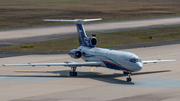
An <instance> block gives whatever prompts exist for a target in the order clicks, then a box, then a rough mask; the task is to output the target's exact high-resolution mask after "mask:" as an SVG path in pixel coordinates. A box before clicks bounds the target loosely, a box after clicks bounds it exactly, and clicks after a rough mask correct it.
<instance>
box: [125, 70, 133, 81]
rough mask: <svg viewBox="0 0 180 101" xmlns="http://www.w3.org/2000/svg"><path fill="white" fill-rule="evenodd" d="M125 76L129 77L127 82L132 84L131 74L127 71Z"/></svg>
mask: <svg viewBox="0 0 180 101" xmlns="http://www.w3.org/2000/svg"><path fill="white" fill-rule="evenodd" d="M123 74H125V75H128V77H127V78H126V81H127V82H131V81H132V79H131V74H132V73H131V72H126V71H123Z"/></svg>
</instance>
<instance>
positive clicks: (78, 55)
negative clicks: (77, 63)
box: [69, 49, 82, 59]
mask: <svg viewBox="0 0 180 101" xmlns="http://www.w3.org/2000/svg"><path fill="white" fill-rule="evenodd" d="M69 55H70V56H71V57H72V58H75V59H79V58H81V56H82V52H81V51H79V50H77V49H72V50H71V51H70V52H69Z"/></svg>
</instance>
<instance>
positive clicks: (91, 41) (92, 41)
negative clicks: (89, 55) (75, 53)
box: [84, 37, 98, 47]
mask: <svg viewBox="0 0 180 101" xmlns="http://www.w3.org/2000/svg"><path fill="white" fill-rule="evenodd" d="M84 41H85V43H86V45H87V46H89V47H95V46H96V45H97V42H98V41H97V38H96V37H86V38H84Z"/></svg>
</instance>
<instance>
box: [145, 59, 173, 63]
mask: <svg viewBox="0 0 180 101" xmlns="http://www.w3.org/2000/svg"><path fill="white" fill-rule="evenodd" d="M167 61H176V60H161V59H157V60H144V61H142V63H143V64H146V63H150V62H152V63H157V62H167Z"/></svg>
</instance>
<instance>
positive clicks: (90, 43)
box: [42, 18, 102, 48]
mask: <svg viewBox="0 0 180 101" xmlns="http://www.w3.org/2000/svg"><path fill="white" fill-rule="evenodd" d="M97 20H102V19H101V18H98V19H84V20H82V19H74V20H63V19H62V20H57V19H43V20H42V21H61V22H75V23H76V27H77V32H78V38H79V45H80V46H86V47H92V48H93V47H95V46H96V45H97V38H96V37H87V35H86V32H85V29H84V26H83V23H85V22H87V21H97Z"/></svg>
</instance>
